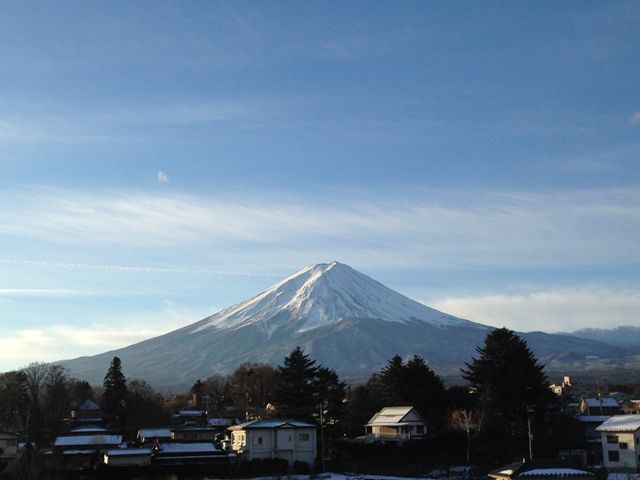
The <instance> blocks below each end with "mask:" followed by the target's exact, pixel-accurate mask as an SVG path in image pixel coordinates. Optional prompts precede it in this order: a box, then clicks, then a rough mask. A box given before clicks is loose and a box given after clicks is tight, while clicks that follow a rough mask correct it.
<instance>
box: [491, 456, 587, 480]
mask: <svg viewBox="0 0 640 480" xmlns="http://www.w3.org/2000/svg"><path fill="white" fill-rule="evenodd" d="M489 477H490V478H493V479H495V480H515V479H522V480H535V479H544V480H553V479H571V480H595V475H594V474H593V472H590V471H588V470H584V469H582V468H575V467H571V466H569V465H567V464H566V463H564V462H562V461H558V460H548V461H543V460H534V461H528V462H517V463H513V464H511V465H506V466H504V467H501V468H498V469H497V470H494V471H492V472H489Z"/></svg>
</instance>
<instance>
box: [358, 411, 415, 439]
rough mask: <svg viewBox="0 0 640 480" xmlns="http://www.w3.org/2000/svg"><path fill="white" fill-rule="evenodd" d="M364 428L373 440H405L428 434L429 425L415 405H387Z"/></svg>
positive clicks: (368, 436)
mask: <svg viewBox="0 0 640 480" xmlns="http://www.w3.org/2000/svg"><path fill="white" fill-rule="evenodd" d="M364 428H365V434H366V436H367V438H368V439H370V440H372V441H377V440H384V441H405V440H412V439H421V438H425V437H426V435H427V425H426V423H425V421H424V420H423V419H422V417H421V416H420V414H419V413H418V412H416V410H415V408H413V407H385V408H383V409H382V410H380V411H379V412H378V413H376V414H375V415H374V416H373V417H371V420H369V423H367V424H366V425H365V426H364Z"/></svg>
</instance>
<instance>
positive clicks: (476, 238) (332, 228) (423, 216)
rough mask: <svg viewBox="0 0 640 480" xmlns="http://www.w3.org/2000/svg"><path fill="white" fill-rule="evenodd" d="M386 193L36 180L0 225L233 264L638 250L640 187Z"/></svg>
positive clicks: (19, 233)
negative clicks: (209, 192)
mask: <svg viewBox="0 0 640 480" xmlns="http://www.w3.org/2000/svg"><path fill="white" fill-rule="evenodd" d="M384 197H385V198H380V197H379V196H376V195H374V194H370V193H369V194H367V193H360V194H358V193H354V192H346V193H345V192H341V193H335V192H334V193H333V194H331V195H330V194H327V195H323V196H317V197H316V196H304V195H282V196H280V197H277V196H274V195H270V194H263V193H247V194H245V195H243V196H239V195H236V194H229V195H224V194H221V195H220V196H216V197H203V196H193V195H179V194H173V195H163V196H161V195H151V194H139V193H130V192H98V193H80V192H75V191H64V190H49V189H35V190H32V191H29V192H20V193H18V192H11V193H9V192H8V193H5V194H2V195H0V207H1V208H0V235H3V236H4V237H5V238H6V239H9V238H13V239H14V241H15V242H18V241H20V240H21V239H22V240H27V239H28V240H30V241H35V242H44V244H66V245H73V246H74V248H87V249H92V248H94V249H95V248H98V247H99V248H101V249H104V248H112V249H113V251H115V250H116V249H118V248H120V247H122V246H126V247H130V248H135V247H140V248H145V249H148V250H150V251H154V249H156V250H155V251H157V252H161V251H162V250H163V249H165V248H167V247H168V246H172V247H179V248H190V249H192V251H193V252H197V251H200V252H202V253H204V252H208V255H207V256H208V258H212V257H211V253H210V252H211V251H212V250H214V251H215V255H217V257H219V258H222V257H225V258H227V259H229V261H234V260H238V263H237V264H236V266H235V268H233V269H232V270H239V271H243V270H246V271H247V272H251V271H252V270H253V269H252V268H251V265H259V264H261V263H263V261H264V258H266V257H269V258H271V259H276V258H280V257H281V258H287V261H289V262H291V263H290V264H292V265H293V264H296V265H298V266H299V265H303V264H306V263H308V262H309V260H311V261H312V262H313V261H317V260H318V259H327V258H329V259H343V260H345V261H347V260H348V261H350V262H352V263H354V264H355V265H357V266H360V267H362V266H371V265H374V266H378V265H381V264H384V265H386V266H406V267H412V266H421V267H428V266H438V267H453V268H458V267H460V266H473V265H491V266H532V265H534V266H545V265H546V266H554V265H602V264H620V263H624V264H634V260H633V259H638V258H640V220H639V219H640V187H629V188H626V189H610V190H585V191H579V190H578V191H559V192H550V193H546V194H531V193H514V192H511V193H486V192H485V193H482V192H433V191H432V192H409V193H407V192H404V193H402V194H398V195H397V196H392V195H385V196H384ZM109 246H111V247H109ZM313 256H316V258H315V259H314V258H313ZM260 259H262V260H260ZM220 270H224V269H220Z"/></svg>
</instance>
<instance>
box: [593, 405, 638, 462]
mask: <svg viewBox="0 0 640 480" xmlns="http://www.w3.org/2000/svg"><path fill="white" fill-rule="evenodd" d="M596 430H597V431H598V432H600V434H601V435H602V456H603V462H604V466H605V467H606V468H607V469H608V470H609V471H611V472H638V471H639V466H640V415H616V416H613V417H611V418H610V419H609V420H607V421H606V422H604V423H603V424H602V425H600V426H599V427H598V428H596Z"/></svg>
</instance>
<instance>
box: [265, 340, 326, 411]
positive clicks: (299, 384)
mask: <svg viewBox="0 0 640 480" xmlns="http://www.w3.org/2000/svg"><path fill="white" fill-rule="evenodd" d="M315 363H316V362H315V360H311V359H310V358H309V355H305V354H304V353H303V352H302V349H301V348H300V347H296V348H295V349H294V350H293V351H292V352H291V353H290V354H289V356H288V357H285V358H284V363H283V365H281V366H279V367H278V369H277V370H276V386H275V392H274V400H275V403H276V405H277V406H278V408H280V409H282V408H283V407H286V411H287V412H288V413H289V414H290V415H292V416H309V415H310V414H311V412H312V410H313V409H314V407H315V406H316V404H317V403H316V402H317V399H316V398H315V397H316V395H315V392H316V389H317V384H316V382H315V378H316V375H317V373H318V367H316V366H315Z"/></svg>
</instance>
